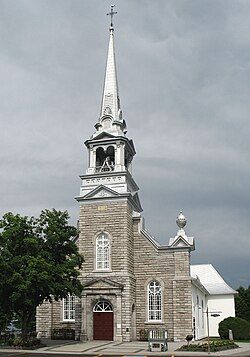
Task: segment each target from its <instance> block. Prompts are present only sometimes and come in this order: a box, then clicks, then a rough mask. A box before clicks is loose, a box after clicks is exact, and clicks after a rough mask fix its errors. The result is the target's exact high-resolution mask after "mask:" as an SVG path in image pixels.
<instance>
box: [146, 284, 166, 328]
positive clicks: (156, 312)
mask: <svg viewBox="0 0 250 357" xmlns="http://www.w3.org/2000/svg"><path fill="white" fill-rule="evenodd" d="M152 283H154V290H155V287H156V285H157V284H158V287H159V294H158V295H159V296H160V309H153V308H152V309H150V303H149V296H150V295H149V292H150V287H149V286H150V284H152ZM155 296H156V293H155V292H154V299H155ZM162 300H163V294H162V286H161V283H160V282H159V281H158V280H156V279H154V280H151V281H150V282H149V283H148V286H147V307H148V309H147V310H148V311H147V315H148V322H149V323H161V322H162V313H163V311H162V306H163V301H162ZM154 304H155V302H154ZM150 311H151V312H153V313H154V314H159V315H160V319H150Z"/></svg>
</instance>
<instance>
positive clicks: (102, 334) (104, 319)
mask: <svg viewBox="0 0 250 357" xmlns="http://www.w3.org/2000/svg"><path fill="white" fill-rule="evenodd" d="M93 315H94V316H93V329H94V333H93V338H94V340H108V341H113V339H114V314H113V312H112V311H109V312H93Z"/></svg>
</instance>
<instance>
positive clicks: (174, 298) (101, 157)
mask: <svg viewBox="0 0 250 357" xmlns="http://www.w3.org/2000/svg"><path fill="white" fill-rule="evenodd" d="M114 14H115V12H114V11H113V6H112V7H111V12H110V13H109V15H110V16H111V25H110V28H109V46H108V56H107V63H106V70H105V79H104V86H103V94H102V101H101V110H100V116H99V118H98V119H97V122H96V124H95V126H94V128H95V130H94V133H93V135H92V136H91V137H90V138H89V139H87V140H86V141H85V146H86V148H87V153H88V158H89V159H88V165H87V168H86V172H85V174H83V175H81V176H80V177H81V180H82V184H81V187H80V194H79V195H78V196H77V197H76V200H77V201H78V203H79V207H80V214H79V232H80V233H79V237H78V239H77V244H78V248H79V251H80V253H81V254H83V256H84V263H83V267H82V270H81V274H80V279H81V282H82V284H83V291H82V296H81V298H78V297H75V296H72V295H69V296H68V297H67V298H65V299H63V300H62V301H59V302H56V301H54V302H53V303H49V302H44V303H43V304H42V305H41V306H40V307H39V308H38V309H37V331H38V332H39V334H40V335H41V336H46V337H50V336H51V332H52V330H53V329H54V328H57V329H60V328H64V327H65V326H66V327H67V328H71V329H73V331H74V334H75V339H79V340H82V341H88V340H111V341H112V340H114V341H132V340H137V339H142V338H143V336H146V334H147V331H148V330H149V329H164V330H167V332H168V339H169V340H175V341H179V340H184V339H185V337H186V336H187V335H190V334H192V335H193V336H194V338H195V339H199V338H203V337H205V336H206V322H205V321H204V319H205V315H204V314H203V312H204V310H205V309H206V307H207V306H209V307H210V306H213V304H214V303H215V304H217V305H219V306H217V309H218V308H219V309H220V310H221V311H222V312H223V313H222V316H221V319H224V318H225V317H227V316H229V314H230V315H231V316H233V315H234V293H235V291H234V290H233V289H231V288H230V287H229V286H228V285H227V284H226V283H225V281H224V280H223V279H222V278H221V277H220V275H219V274H218V273H217V272H216V270H215V269H214V268H213V267H212V265H209V264H204V265H193V266H190V253H191V252H192V251H193V250H194V249H195V245H194V238H193V237H189V236H187V234H186V232H185V230H184V228H185V226H186V223H187V221H186V218H185V216H184V215H183V213H182V212H181V213H180V214H179V215H178V217H177V220H176V223H177V226H178V230H177V234H176V235H175V236H174V237H173V238H170V239H169V240H168V241H166V242H165V244H163V245H161V244H159V243H158V242H157V241H156V239H155V238H154V237H152V236H151V235H150V233H149V232H148V231H147V230H146V229H145V227H144V220H143V217H142V215H141V212H142V207H141V204H140V200H139V195H138V191H139V187H138V186H137V184H136V182H135V181H134V179H133V173H132V161H133V158H134V156H135V147H134V144H133V141H132V140H131V139H129V138H128V137H127V126H126V122H125V120H124V118H123V114H122V110H121V103H120V97H119V90H118V80H117V70H116V59H115V47H114V26H113V15H114ZM162 224H164V222H163V223H162ZM211 281H212V283H211ZM213 282H215V284H213ZM218 286H219V287H220V288H219V289H218ZM224 301H227V304H226V305H225V304H224V303H223V302H224ZM225 306H227V308H225ZM225 309H226V310H225ZM229 310H230V312H229ZM218 322H219V320H217V325H218ZM217 325H216V326H217ZM211 329H212V327H211ZM214 331H215V332H214V335H216V333H217V332H216V328H215V327H214Z"/></svg>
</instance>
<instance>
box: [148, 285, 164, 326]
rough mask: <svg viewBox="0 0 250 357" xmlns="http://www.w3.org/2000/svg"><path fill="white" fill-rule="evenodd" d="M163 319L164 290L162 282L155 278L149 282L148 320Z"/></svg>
mask: <svg viewBox="0 0 250 357" xmlns="http://www.w3.org/2000/svg"><path fill="white" fill-rule="evenodd" d="M161 319H162V290H161V284H160V283H159V282H158V281H156V280H154V281H151V282H150V283H149V284H148V320H149V321H161Z"/></svg>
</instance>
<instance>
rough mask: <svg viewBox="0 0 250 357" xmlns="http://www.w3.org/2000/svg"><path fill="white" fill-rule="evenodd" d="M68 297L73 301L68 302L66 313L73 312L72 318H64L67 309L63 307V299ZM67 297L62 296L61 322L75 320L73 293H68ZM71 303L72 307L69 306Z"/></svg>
mask: <svg viewBox="0 0 250 357" xmlns="http://www.w3.org/2000/svg"><path fill="white" fill-rule="evenodd" d="M67 298H68V299H69V298H72V300H73V301H70V302H69V309H68V313H69V314H70V315H71V313H73V315H74V318H65V312H66V311H67V310H66V309H65V300H66V299H67ZM67 298H63V304H62V321H63V322H75V303H76V301H75V295H71V294H68V296H67ZM71 304H72V305H73V307H74V308H71Z"/></svg>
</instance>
